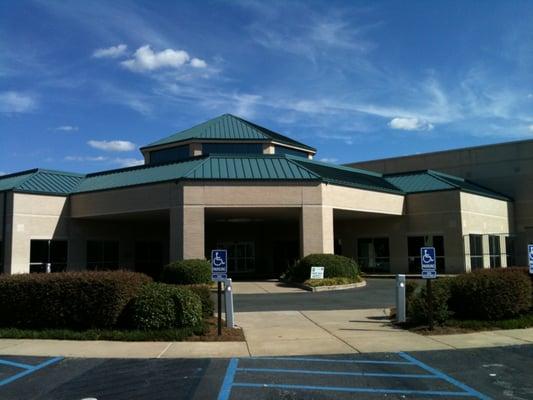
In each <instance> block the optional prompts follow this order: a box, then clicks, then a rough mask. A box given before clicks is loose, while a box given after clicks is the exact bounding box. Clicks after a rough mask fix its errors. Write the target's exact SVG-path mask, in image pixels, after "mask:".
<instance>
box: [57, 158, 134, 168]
mask: <svg viewBox="0 0 533 400" xmlns="http://www.w3.org/2000/svg"><path fill="white" fill-rule="evenodd" d="M65 161H75V162H98V163H106V164H116V165H118V166H120V167H134V166H136V165H142V164H144V160H143V159H139V158H133V157H131V158H121V157H115V158H111V157H106V156H96V157H92V156H66V157H65Z"/></svg>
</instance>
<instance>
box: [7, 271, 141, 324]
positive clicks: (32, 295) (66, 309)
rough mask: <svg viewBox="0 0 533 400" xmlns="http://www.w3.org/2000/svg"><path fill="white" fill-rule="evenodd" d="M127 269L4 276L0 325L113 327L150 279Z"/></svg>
mask: <svg viewBox="0 0 533 400" xmlns="http://www.w3.org/2000/svg"><path fill="white" fill-rule="evenodd" d="M150 281H151V279H150V278H149V277H147V276H146V275H143V274H139V273H135V272H125V271H105V272H58V273H53V274H24V275H3V276H0V310H1V312H0V326H3V327H17V328H32V329H43V328H71V329H87V328H110V327H114V326H116V325H117V321H118V319H119V316H120V315H121V313H122V312H123V310H124V308H125V306H126V305H127V304H128V302H129V301H130V300H131V299H132V298H133V297H135V296H136V295H137V293H139V291H140V290H141V287H142V286H143V284H145V283H148V282H150Z"/></svg>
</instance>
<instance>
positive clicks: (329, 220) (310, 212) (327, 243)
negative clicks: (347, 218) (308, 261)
mask: <svg viewBox="0 0 533 400" xmlns="http://www.w3.org/2000/svg"><path fill="white" fill-rule="evenodd" d="M300 253H301V254H300V255H301V256H302V257H305V256H306V255H308V254H313V253H328V254H333V208H331V207H323V206H303V207H302V213H301V217H300Z"/></svg>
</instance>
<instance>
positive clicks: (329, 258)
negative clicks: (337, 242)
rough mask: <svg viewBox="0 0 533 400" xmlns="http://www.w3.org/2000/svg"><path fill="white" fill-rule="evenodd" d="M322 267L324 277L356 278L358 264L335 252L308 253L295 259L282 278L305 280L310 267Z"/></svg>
mask: <svg viewBox="0 0 533 400" xmlns="http://www.w3.org/2000/svg"><path fill="white" fill-rule="evenodd" d="M314 266H319V267H324V278H349V279H353V280H355V279H357V277H358V276H359V266H358V265H357V263H356V262H355V261H354V260H352V259H351V258H348V257H343V256H338V255H335V254H310V255H308V256H306V257H304V258H302V259H301V260H299V261H297V262H296V263H295V264H294V265H293V266H292V267H290V268H289V270H288V271H287V272H286V273H285V275H284V278H285V279H288V280H289V281H293V282H299V283H302V282H305V281H306V280H308V279H309V278H310V276H311V267H314Z"/></svg>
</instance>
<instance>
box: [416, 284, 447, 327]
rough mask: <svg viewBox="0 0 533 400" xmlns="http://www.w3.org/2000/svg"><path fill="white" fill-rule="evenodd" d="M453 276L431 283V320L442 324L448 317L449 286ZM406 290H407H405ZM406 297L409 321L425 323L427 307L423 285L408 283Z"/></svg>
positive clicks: (427, 312) (427, 314) (426, 320)
mask: <svg viewBox="0 0 533 400" xmlns="http://www.w3.org/2000/svg"><path fill="white" fill-rule="evenodd" d="M454 279H455V278H443V279H439V280H436V281H434V282H433V283H432V288H431V292H432V295H433V321H434V322H435V323H437V324H443V323H444V322H446V320H447V319H448V318H449V317H450V315H451V312H450V310H449V308H448V302H449V301H450V296H451V291H450V287H451V285H452V284H453V280H454ZM406 292H407V291H406ZM406 297H407V300H406V301H407V315H408V317H409V319H410V321H411V322H414V323H416V324H426V323H427V322H428V316H429V308H428V306H427V290H426V286H425V285H418V286H414V285H410V287H409V293H406Z"/></svg>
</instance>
